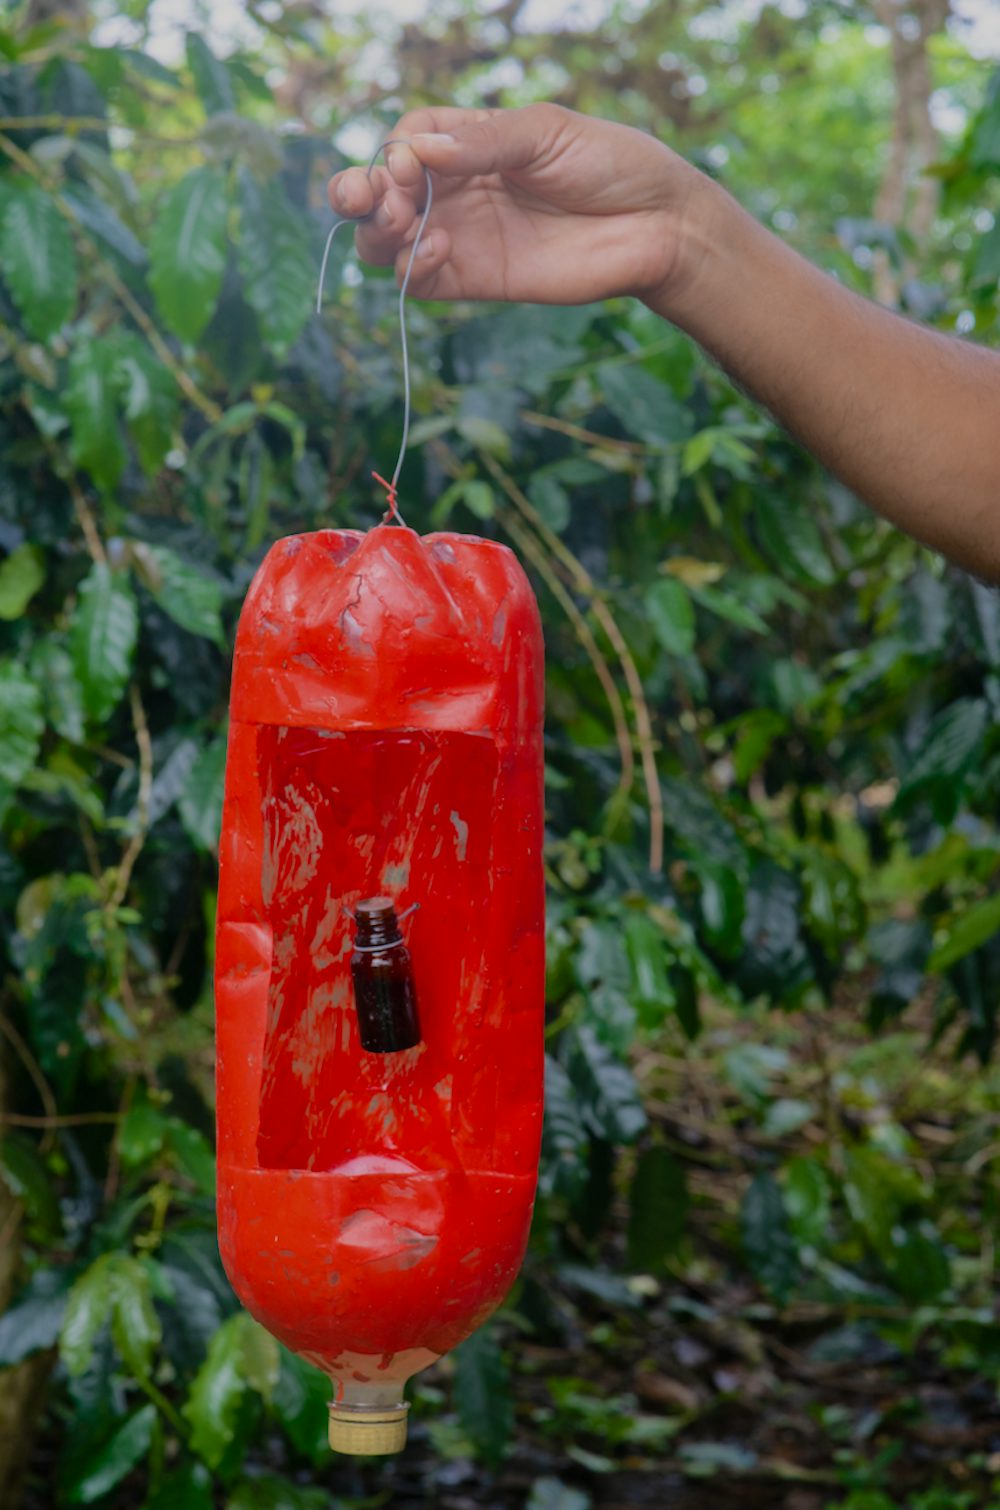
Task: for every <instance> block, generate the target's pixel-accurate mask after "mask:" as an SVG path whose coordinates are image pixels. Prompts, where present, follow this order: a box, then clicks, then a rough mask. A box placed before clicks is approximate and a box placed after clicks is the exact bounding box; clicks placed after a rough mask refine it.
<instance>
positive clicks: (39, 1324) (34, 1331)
mask: <svg viewBox="0 0 1000 1510" xmlns="http://www.w3.org/2000/svg"><path fill="white" fill-rule="evenodd" d="M5 1183H7V1182H6V1181H5ZM66 1288H67V1286H66V1280H65V1277H64V1275H63V1274H62V1273H60V1272H59V1270H58V1269H39V1270H37V1271H36V1272H35V1273H34V1274H33V1275H32V1277H31V1279H30V1280H29V1282H28V1284H27V1286H26V1287H25V1288H24V1289H23V1290H22V1291H21V1293H20V1295H18V1297H17V1299H16V1300H15V1301H14V1303H13V1304H12V1305H10V1306H8V1307H7V1309H6V1310H5V1311H4V1313H3V1315H2V1316H0V1369H3V1368H10V1367H11V1366H12V1365H13V1364H15V1363H20V1362H21V1361H22V1359H24V1358H30V1357H31V1355H32V1354H33V1353H38V1352H42V1351H44V1350H46V1349H48V1348H53V1347H55V1346H56V1345H57V1343H58V1341H59V1331H60V1328H61V1326H62V1321H63V1315H64V1313H65V1310H66Z"/></svg>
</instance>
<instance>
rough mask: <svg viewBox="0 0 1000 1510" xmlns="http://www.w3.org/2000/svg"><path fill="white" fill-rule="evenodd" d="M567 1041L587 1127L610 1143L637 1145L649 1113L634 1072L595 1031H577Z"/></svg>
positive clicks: (583, 1028) (571, 1072)
mask: <svg viewBox="0 0 1000 1510" xmlns="http://www.w3.org/2000/svg"><path fill="white" fill-rule="evenodd" d="M566 1042H567V1053H568V1062H567V1064H566V1069H567V1071H568V1073H569V1077H570V1079H571V1080H572V1082H573V1084H574V1085H575V1086H576V1088H577V1090H578V1092H579V1093H580V1099H581V1107H582V1111H583V1117H584V1122H585V1123H586V1125H587V1127H588V1128H589V1129H590V1131H591V1132H592V1133H594V1134H595V1135H596V1136H597V1137H599V1138H606V1139H607V1140H608V1142H610V1143H631V1142H634V1140H635V1139H636V1138H637V1137H638V1136H639V1134H640V1133H641V1132H642V1131H643V1129H644V1128H645V1126H646V1113H645V1112H644V1111H643V1107H642V1099H641V1097H640V1095H639V1087H638V1086H637V1085H636V1083H635V1077H634V1075H633V1074H632V1071H631V1070H630V1069H629V1068H628V1066H627V1065H624V1064H622V1063H621V1061H620V1060H618V1059H616V1058H615V1057H614V1055H613V1054H612V1053H611V1050H610V1049H608V1048H607V1047H606V1046H605V1045H604V1044H603V1043H602V1042H601V1040H600V1039H599V1038H598V1037H597V1035H596V1034H595V1033H594V1031H593V1029H592V1028H589V1027H586V1026H581V1027H578V1028H576V1029H575V1030H574V1031H573V1032H572V1033H571V1034H569V1033H568V1034H567V1035H566Z"/></svg>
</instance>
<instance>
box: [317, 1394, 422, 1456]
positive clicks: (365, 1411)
mask: <svg viewBox="0 0 1000 1510" xmlns="http://www.w3.org/2000/svg"><path fill="white" fill-rule="evenodd" d="M409 1409H410V1407H409V1406H408V1405H406V1404H405V1403H404V1404H400V1405H390V1406H385V1407H377V1406H365V1405H331V1406H330V1446H331V1447H332V1448H333V1450H334V1452H345V1453H349V1454H350V1455H351V1457H384V1456H385V1455H386V1454H388V1453H390V1452H402V1450H403V1448H404V1447H405V1446H406V1416H407V1412H408V1411H409Z"/></svg>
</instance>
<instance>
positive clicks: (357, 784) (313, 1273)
mask: <svg viewBox="0 0 1000 1510" xmlns="http://www.w3.org/2000/svg"><path fill="white" fill-rule="evenodd" d="M542 668H543V653H542V640H541V630H540V625H539V620H538V612H537V608H536V605H535V602H534V598H533V596H532V593H531V589H530V587H529V585H528V583H527V580H526V578H525V576H524V574H523V572H522V571H521V568H520V566H519V565H518V563H517V561H516V559H515V557H514V556H513V555H512V553H511V552H510V551H509V550H507V549H506V548H505V547H504V546H501V545H497V544H494V543H492V542H489V541H484V540H478V539H475V538H473V537H468V536H462V535H431V536H427V537H425V538H421V537H419V536H417V535H416V534H414V533H413V532H412V531H411V530H408V529H404V528H400V527H398V526H382V527H379V528H378V529H374V530H371V531H370V532H369V533H367V534H360V533H358V532H355V531H335V530H327V531H321V532H319V533H316V534H313V535H303V536H293V537H290V538H288V539H286V540H282V541H279V542H278V543H277V544H276V545H275V546H274V547H273V549H272V550H271V551H270V553H269V554H268V556H267V559H266V560H265V562H264V563H263V565H262V566H261V568H260V570H259V572H258V573H257V576H256V577H255V579H254V582H253V585H252V586H251V589H250V592H249V594H248V596H247V600H246V604H245V606H244V609H243V613H242V616H241V619H240V625H239V631H238V635H237V642H236V657H235V663H234V670H233V689H232V701H231V725H230V735H229V753H228V760H227V767H226V796H225V807H224V812H223V825H222V841H221V851H220V857H221V867H220V883H219V911H218V931H217V951H216V1012H217V1045H218V1070H217V1091H218V1098H217V1119H218V1152H219V1243H220V1248H221V1252H222V1258H223V1263H224V1264H225V1267H226V1272H227V1273H228V1275H229V1277H230V1280H231V1281H232V1284H233V1286H234V1288H235V1290H236V1292H237V1294H238V1295H239V1296H240V1298H241V1300H242V1301H243V1303H244V1304H245V1305H246V1307H247V1308H248V1310H250V1311H251V1312H252V1314H253V1315H254V1316H256V1317H257V1319H258V1320H259V1321H260V1322H262V1323H263V1325H264V1326H266V1327H267V1328H268V1329H269V1330H270V1331H271V1332H273V1333H274V1334H275V1335H276V1336H277V1337H279V1338H280V1339H281V1340H282V1341H283V1342H284V1343H285V1344H286V1345H287V1346H288V1347H290V1348H292V1349H293V1350H295V1351H296V1352H298V1353H301V1354H302V1355H303V1356H304V1357H306V1358H308V1359H309V1360H310V1362H312V1363H314V1364H316V1366H317V1367H319V1368H321V1369H323V1370H325V1371H326V1373H327V1374H329V1376H330V1377H331V1379H332V1380H333V1385H334V1403H333V1405H332V1407H331V1442H332V1444H333V1445H334V1446H336V1447H338V1448H339V1449H340V1450H342V1451H349V1452H379V1451H382V1452H384V1451H394V1450H397V1449H398V1447H400V1446H401V1445H402V1442H403V1440H404V1439H405V1429H406V1428H405V1411H406V1406H405V1404H404V1403H403V1385H404V1383H405V1381H406V1379H407V1378H409V1376H410V1375H411V1374H413V1373H415V1372H416V1371H417V1370H418V1369H421V1368H424V1367H426V1366H427V1365H428V1364H429V1363H431V1362H432V1361H433V1360H434V1359H436V1358H437V1357H439V1356H440V1355H441V1354H442V1353H444V1352H446V1351H448V1350H449V1349H450V1348H453V1347H454V1346H455V1345H456V1344H457V1343H458V1342H460V1341H461V1340H462V1339H463V1338H464V1337H466V1336H467V1335H468V1334H469V1333H470V1332H471V1331H473V1330H474V1329H475V1327H477V1326H478V1325H479V1324H480V1323H481V1322H482V1321H483V1320H484V1319H485V1318H486V1317H487V1316H488V1315H489V1314H490V1312H491V1311H493V1310H494V1309H495V1307H496V1306H497V1305H498V1304H499V1303H500V1301H501V1300H502V1299H503V1296H504V1295H505V1294H506V1292H507V1290H508V1288H509V1286H510V1284H511V1282H512V1281H513V1279H514V1276H515V1275H516V1273H517V1269H518V1267H519V1265H520V1262H521V1258H522V1256H523V1252H524V1247H525V1243H526V1241H527V1234H528V1227H529V1223H530V1219H531V1210H532V1203H533V1199H534V1190H535V1181H536V1175H537V1162H538V1150H539V1141H540V1134H541V1116H542V1068H543V1035H542V1026H543V1011H544V1007H543V1000H544V895H543V878H542V747H541V731H542ZM371 898H386V899H388V901H389V903H390V905H391V907H392V908H393V909H394V910H395V912H396V914H397V915H400V914H402V913H403V912H404V911H405V910H406V909H408V908H410V907H411V906H412V905H413V904H414V903H417V904H419V908H418V910H417V911H415V912H414V913H413V915H412V917H411V918H410V919H409V920H408V922H407V924H406V930H407V939H406V943H407V947H408V948H409V951H410V955H411V957H412V963H411V966H410V969H411V970H412V981H413V984H414V987H415V994H416V1000H417V1003H418V1007H417V1011H418V1014H419V1041H417V1042H416V1043H414V1045H413V1046H412V1047H408V1048H404V1049H402V1050H401V1051H397V1052H368V1051H366V1050H365V1049H364V1048H363V1046H362V1043H361V1037H360V1031H359V1019H358V1008H357V1005H356V1001H355V994H354V990H353V985H352V977H351V955H352V951H353V949H354V943H355V937H354V923H353V920H352V913H353V912H354V910H355V909H356V908H357V906H358V903H359V902H360V901H362V900H364V899H371Z"/></svg>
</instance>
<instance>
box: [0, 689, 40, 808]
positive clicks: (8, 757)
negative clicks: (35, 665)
mask: <svg viewBox="0 0 1000 1510" xmlns="http://www.w3.org/2000/svg"><path fill="white" fill-rule="evenodd" d="M44 728H45V720H44V718H43V717H42V696H41V693H40V691H39V689H38V687H36V685H35V683H34V682H33V681H32V680H31V678H30V677H29V676H28V674H27V672H26V671H24V670H23V669H22V668H21V667H20V666H18V665H17V664H16V663H15V662H14V661H0V782H2V783H3V784H4V785H6V786H10V787H16V786H17V785H18V784H19V782H21V781H23V780H24V778H25V776H26V775H27V774H28V772H29V771H30V770H31V768H32V766H33V765H34V764H35V761H36V760H37V759H38V751H39V747H40V744H41V738H42V731H43V730H44Z"/></svg>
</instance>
